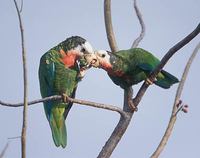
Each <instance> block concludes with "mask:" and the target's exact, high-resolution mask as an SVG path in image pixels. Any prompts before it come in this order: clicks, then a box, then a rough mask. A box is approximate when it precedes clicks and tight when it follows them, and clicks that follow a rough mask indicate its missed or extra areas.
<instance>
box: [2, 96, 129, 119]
mask: <svg viewBox="0 0 200 158" xmlns="http://www.w3.org/2000/svg"><path fill="white" fill-rule="evenodd" d="M61 99H62V96H61V95H54V96H50V97H46V98H43V99H37V100H34V101H30V102H28V105H33V104H37V103H41V102H47V101H50V100H61ZM68 101H69V102H73V103H77V104H81V105H87V106H91V107H95V108H101V109H106V110H110V111H115V112H118V113H119V114H120V115H121V116H123V117H126V113H125V112H124V111H123V110H122V109H121V108H119V107H117V106H113V105H107V104H101V103H95V102H91V101H85V100H80V99H74V98H70V97H68ZM0 105H3V106H7V107H21V106H23V103H17V104H12V103H6V102H3V101H1V100H0Z"/></svg>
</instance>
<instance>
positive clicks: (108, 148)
mask: <svg viewBox="0 0 200 158" xmlns="http://www.w3.org/2000/svg"><path fill="white" fill-rule="evenodd" d="M105 2H106V0H105ZM107 3H108V4H106V5H108V6H109V8H110V1H108V2H107ZM106 5H105V3H104V9H105V10H106V7H108V6H106ZM134 8H135V10H136V14H137V17H138V19H139V21H140V25H141V28H142V29H141V33H140V35H139V37H138V38H137V39H136V40H135V41H134V43H133V45H132V47H137V46H138V44H139V43H140V41H141V40H142V39H143V37H144V35H145V24H144V22H143V19H142V15H141V13H140V11H139V9H138V7H137V4H136V0H135V1H134ZM104 15H105V24H106V25H108V22H107V21H106V19H109V22H110V23H111V13H110V10H109V14H104ZM109 16H110V17H109ZM111 30H112V25H111ZM106 32H107V37H109V36H110V34H113V33H110V32H109V30H108V29H106ZM113 36H114V34H113ZM108 39H109V38H108ZM109 44H110V47H111V50H112V51H113V48H112V46H113V44H112V43H111V42H110V41H109ZM117 50H118V49H117V48H116V49H114V51H117ZM132 96H133V89H132V87H129V88H128V89H126V90H124V105H123V110H124V112H126V116H127V117H121V118H120V120H119V122H118V124H117V126H116V127H115V129H114V131H113V132H112V134H111V136H110V138H109V139H108V140H107V142H106V144H105V145H104V147H103V148H102V150H101V152H100V153H99V155H98V158H108V157H110V156H111V154H112V152H113V151H114V149H115V147H116V146H117V144H118V143H119V141H120V140H121V138H122V136H123V135H124V133H125V131H126V129H127V127H128V125H129V123H130V121H131V118H132V116H133V111H132V110H131V109H130V107H129V105H128V102H129V100H130V98H132Z"/></svg>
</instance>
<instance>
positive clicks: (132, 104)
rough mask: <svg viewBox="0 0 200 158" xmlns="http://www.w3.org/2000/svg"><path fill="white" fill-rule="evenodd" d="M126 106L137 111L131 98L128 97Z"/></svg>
mask: <svg viewBox="0 0 200 158" xmlns="http://www.w3.org/2000/svg"><path fill="white" fill-rule="evenodd" d="M128 106H129V108H130V109H131V110H132V111H135V112H136V111H138V108H137V107H136V106H135V105H134V103H133V101H132V99H128Z"/></svg>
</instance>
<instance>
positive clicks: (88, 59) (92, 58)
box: [84, 53, 97, 67]
mask: <svg viewBox="0 0 200 158" xmlns="http://www.w3.org/2000/svg"><path fill="white" fill-rule="evenodd" d="M84 58H85V60H86V62H87V63H88V67H91V66H93V65H94V64H95V63H96V62H97V56H96V55H95V54H94V53H90V54H85V55H84Z"/></svg>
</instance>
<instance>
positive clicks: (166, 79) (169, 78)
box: [155, 70, 179, 89]
mask: <svg viewBox="0 0 200 158" xmlns="http://www.w3.org/2000/svg"><path fill="white" fill-rule="evenodd" d="M159 76H162V77H159ZM177 82H179V80H178V79H177V78H176V77H175V76H173V75H171V74H170V73H168V72H167V71H164V70H162V71H161V74H158V77H157V81H155V84H156V85H158V86H159V87H162V88H165V89H168V88H170V87H171V86H172V85H173V84H175V83H177Z"/></svg>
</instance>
